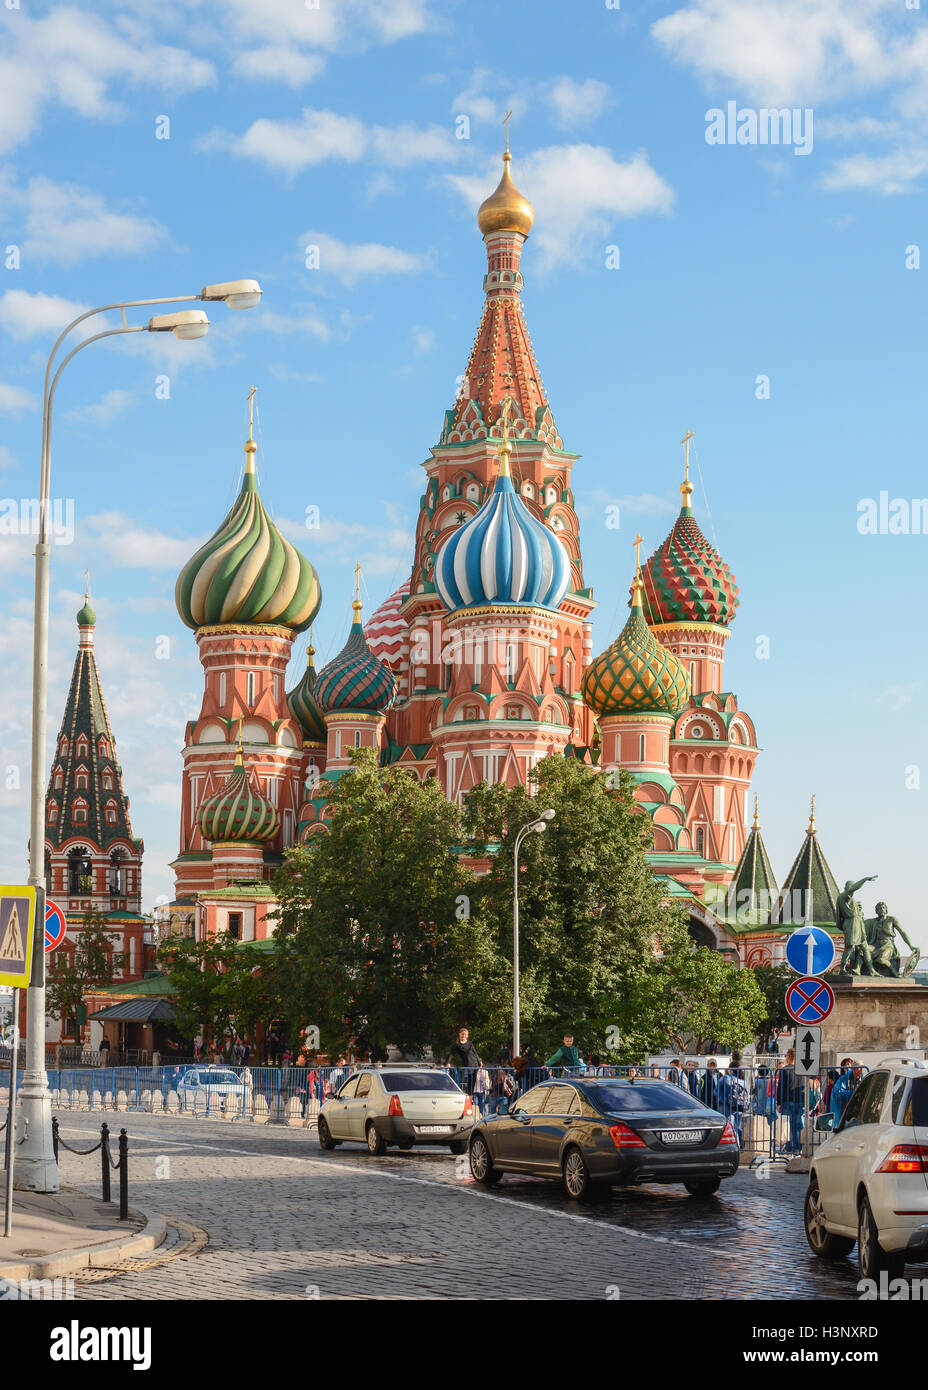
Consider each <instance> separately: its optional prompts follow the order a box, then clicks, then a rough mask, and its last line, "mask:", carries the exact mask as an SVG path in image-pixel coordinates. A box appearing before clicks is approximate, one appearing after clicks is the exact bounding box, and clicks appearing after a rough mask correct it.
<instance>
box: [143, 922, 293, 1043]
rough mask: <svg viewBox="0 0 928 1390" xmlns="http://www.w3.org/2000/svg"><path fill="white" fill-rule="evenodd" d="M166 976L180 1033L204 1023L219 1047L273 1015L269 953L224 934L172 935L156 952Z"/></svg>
mask: <svg viewBox="0 0 928 1390" xmlns="http://www.w3.org/2000/svg"><path fill="white" fill-rule="evenodd" d="M159 960H160V962H161V964H162V965H163V967H164V968H165V970H166V971H167V973H168V976H169V978H170V981H171V987H172V991H176V993H174V994H173V1002H174V1010H175V1026H176V1028H177V1030H178V1032H179V1033H180V1034H181V1036H182V1037H186V1038H193V1037H194V1036H195V1035H196V1034H197V1033H199V1032H200V1030H201V1029H203V1033H204V1041H207V1040H208V1039H209V1038H212V1040H213V1041H214V1042H215V1044H216V1045H217V1046H218V1047H219V1048H220V1049H226V1050H227V1049H228V1047H229V1046H231V1044H232V1042H233V1041H234V1040H235V1037H236V1034H240V1035H242V1036H248V1037H254V1035H255V1032H256V1030H257V1028H258V1026H259V1024H261V1025H266V1024H268V1023H269V1022H271V1021H272V1020H273V1019H275V1018H276V1017H277V1014H278V1012H279V1008H280V1003H279V997H278V991H277V979H276V973H275V970H274V968H273V957H268V956H264V955H258V954H256V952H255V951H254V950H250V949H249V947H248V945H247V944H245V945H243V944H242V943H240V942H238V941H236V940H234V939H233V938H231V937H229V936H225V935H223V936H217V937H211V938H210V940H208V941H191V940H190V939H189V938H188V937H171V938H169V939H168V940H167V941H165V942H164V943H163V944H162V946H161V949H160V952H159Z"/></svg>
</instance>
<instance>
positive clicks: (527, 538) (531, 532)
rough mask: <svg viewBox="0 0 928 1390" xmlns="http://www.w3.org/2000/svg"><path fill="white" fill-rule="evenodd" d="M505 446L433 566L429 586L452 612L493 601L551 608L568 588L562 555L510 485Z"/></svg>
mask: <svg viewBox="0 0 928 1390" xmlns="http://www.w3.org/2000/svg"><path fill="white" fill-rule="evenodd" d="M507 445H508V440H506V441H504V443H503V445H502V447H501V448H500V470H499V477H498V478H497V480H496V487H495V488H494V489H493V492H492V493H491V495H490V496H489V497H488V498H487V500H486V501H485V502H484V504H483V506H482V507H481V508H480V510H479V512H477V513H476V515H475V516H472V517H471V519H470V521H467V522H465V523H464V525H463V526H461V527H459V529H458V530H457V531H455V532H454V534H453V535H452V536H450V537H449V539H448V540H447V541H446V542H445V544H444V546H443V547H442V550H441V552H440V553H439V556H438V560H437V563H436V565H435V587H436V588H437V590H438V592H439V594H440V595H441V599H442V602H443V603H444V604H445V607H446V608H448V609H450V610H451V611H452V612H453V611H454V610H455V609H458V608H479V607H482V606H483V605H484V604H496V603H519V604H532V605H534V606H537V607H539V608H557V606H558V605H559V603H560V602H561V599H562V598H563V597H564V595H565V594H566V593H567V590H568V588H569V587H570V559H569V557H568V555H567V551H566V550H565V549H564V547H563V545H562V544H561V542H560V541H559V540H558V538H557V536H556V535H555V534H554V532H553V531H551V530H549V528H548V527H547V526H545V525H544V523H543V522H541V521H538V520H537V519H536V518H535V517H534V516H532V513H531V512H530V511H529V509H528V507H527V506H526V505H525V503H524V502H523V501H522V498H521V497H520V496H519V494H518V493H517V492H516V490H515V488H514V487H513V485H512V478H511V477H510V476H509V458H508V454H509V449H510V448H511V446H509V447H508V448H507Z"/></svg>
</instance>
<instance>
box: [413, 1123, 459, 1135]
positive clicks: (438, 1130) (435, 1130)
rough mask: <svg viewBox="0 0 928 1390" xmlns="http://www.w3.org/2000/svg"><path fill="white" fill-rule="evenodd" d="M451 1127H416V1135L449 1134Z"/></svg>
mask: <svg viewBox="0 0 928 1390" xmlns="http://www.w3.org/2000/svg"><path fill="white" fill-rule="evenodd" d="M451 1129H452V1126H451V1125H417V1126H416V1133H417V1134H450V1133H451Z"/></svg>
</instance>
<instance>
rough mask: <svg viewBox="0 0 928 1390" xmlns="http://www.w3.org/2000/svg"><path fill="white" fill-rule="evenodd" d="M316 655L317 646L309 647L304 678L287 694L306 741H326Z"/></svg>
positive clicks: (290, 706) (291, 710)
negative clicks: (318, 694)
mask: <svg viewBox="0 0 928 1390" xmlns="http://www.w3.org/2000/svg"><path fill="white" fill-rule="evenodd" d="M315 655H316V649H315V647H313V646H309V647H307V649H306V670H305V671H304V672H303V676H302V679H301V680H300V681H299V682H298V684H297V685H295V686H294V687H293V689H292V690H291V691H290V692H289V693H288V695H287V705H288V706H289V709H290V713H291V714H292V715H293V718H294V719H295V720H296V722H297V724H299V726H300V729H301V730H302V733H303V742H304V743H325V720H324V719H323V717H322V710H321V708H320V705H319V701H318V700H317V699H316V695H315V690H316V680H317V676H316V668H315V666H314V665H313V657H314V656H315Z"/></svg>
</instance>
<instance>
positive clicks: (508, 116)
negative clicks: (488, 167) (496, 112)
mask: <svg viewBox="0 0 928 1390" xmlns="http://www.w3.org/2000/svg"><path fill="white" fill-rule="evenodd" d="M511 120H512V112H511V111H507V112H506V114H505V116H504V117H503V125H504V126H505V127H506V153H507V154H508V153H509V122H510V121H511Z"/></svg>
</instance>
